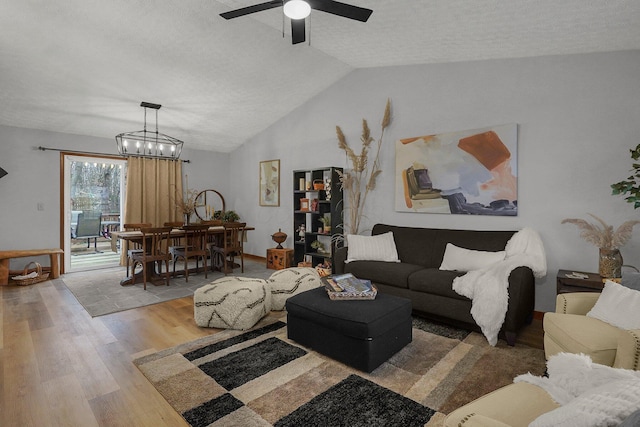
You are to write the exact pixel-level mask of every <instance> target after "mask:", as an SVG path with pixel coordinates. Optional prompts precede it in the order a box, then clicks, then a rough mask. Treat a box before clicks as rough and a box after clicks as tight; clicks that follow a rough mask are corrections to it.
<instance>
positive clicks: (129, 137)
mask: <svg viewBox="0 0 640 427" xmlns="http://www.w3.org/2000/svg"><path fill="white" fill-rule="evenodd" d="M140 106H141V107H144V130H139V131H136V132H125V133H121V134H118V135H116V145H117V147H118V153H119V154H120V155H122V156H136V157H149V158H156V159H174V160H177V159H179V158H180V154H181V153H182V145H183V144H184V142H182V141H180V140H179V139H176V138H174V137H172V136H169V135H165V134H163V133H160V132H158V110H159V109H160V107H162V105H160V104H152V103H150V102H141V103H140ZM147 108H151V109H153V110H156V131H155V132H151V131H147Z"/></svg>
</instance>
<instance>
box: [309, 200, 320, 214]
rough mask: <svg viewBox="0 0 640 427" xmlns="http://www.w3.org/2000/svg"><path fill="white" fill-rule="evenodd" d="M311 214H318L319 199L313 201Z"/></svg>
mask: <svg viewBox="0 0 640 427" xmlns="http://www.w3.org/2000/svg"><path fill="white" fill-rule="evenodd" d="M311 212H318V199H311Z"/></svg>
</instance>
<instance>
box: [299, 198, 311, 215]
mask: <svg viewBox="0 0 640 427" xmlns="http://www.w3.org/2000/svg"><path fill="white" fill-rule="evenodd" d="M300 210H301V211H304V212H308V211H309V199H300Z"/></svg>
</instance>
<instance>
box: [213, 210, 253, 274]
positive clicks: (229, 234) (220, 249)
mask: <svg viewBox="0 0 640 427" xmlns="http://www.w3.org/2000/svg"><path fill="white" fill-rule="evenodd" d="M222 226H223V227H224V232H223V233H222V238H221V239H220V244H219V245H217V246H212V247H211V251H212V258H214V261H212V263H216V264H217V265H216V267H219V268H220V270H221V271H222V272H223V273H224V274H225V275H226V274H228V273H231V272H233V266H234V264H235V257H236V256H239V257H240V265H241V271H242V272H243V273H244V245H243V240H244V229H245V227H246V226H247V223H246V222H225V223H224V224H222ZM213 254H215V257H214V255H213ZM229 265H231V268H229Z"/></svg>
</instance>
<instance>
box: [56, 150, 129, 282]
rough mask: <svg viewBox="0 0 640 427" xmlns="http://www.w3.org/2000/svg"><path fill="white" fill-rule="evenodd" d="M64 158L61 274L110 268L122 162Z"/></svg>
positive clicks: (116, 256)
mask: <svg viewBox="0 0 640 427" xmlns="http://www.w3.org/2000/svg"><path fill="white" fill-rule="evenodd" d="M63 157H64V215H63V220H64V225H63V230H65V232H64V236H65V237H64V240H65V241H64V248H65V271H66V272H72V271H81V270H91V269H98V268H107V267H114V266H117V265H118V264H119V260H120V255H119V251H118V242H115V241H112V239H111V232H112V231H117V230H119V229H120V226H121V224H120V222H121V218H123V206H124V200H125V197H124V195H125V175H126V163H127V162H126V160H121V159H115V158H110V157H95V156H84V155H66V154H63Z"/></svg>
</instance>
